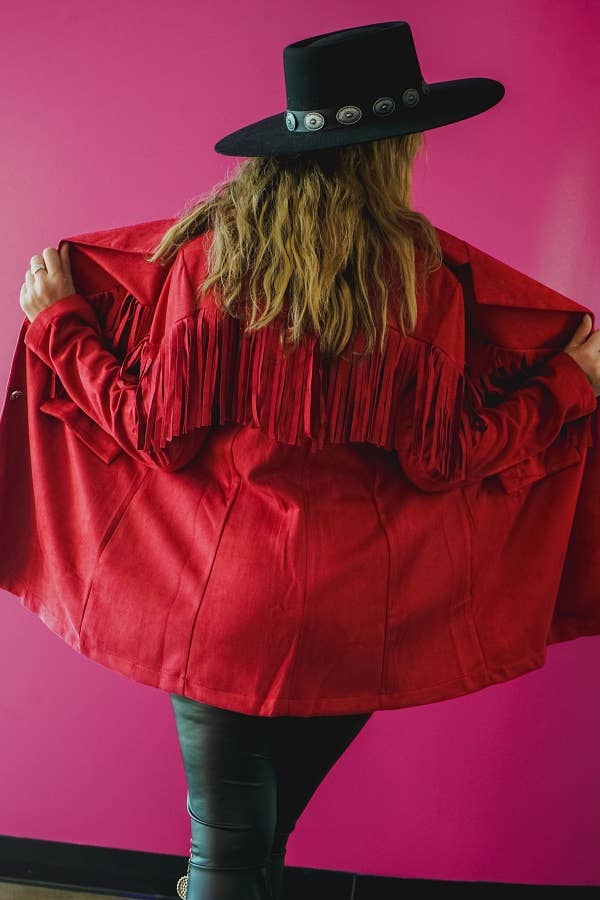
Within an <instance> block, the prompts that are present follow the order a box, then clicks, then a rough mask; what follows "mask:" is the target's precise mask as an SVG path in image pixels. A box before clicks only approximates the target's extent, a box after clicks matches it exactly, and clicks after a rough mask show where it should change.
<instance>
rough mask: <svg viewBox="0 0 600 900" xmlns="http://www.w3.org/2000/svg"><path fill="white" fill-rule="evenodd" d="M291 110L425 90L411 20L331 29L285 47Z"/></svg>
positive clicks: (284, 64) (287, 95)
mask: <svg viewBox="0 0 600 900" xmlns="http://www.w3.org/2000/svg"><path fill="white" fill-rule="evenodd" d="M283 68H284V75H285V87H286V98H287V107H288V109H318V108H323V107H328V106H336V105H341V104H344V103H356V102H361V101H363V102H365V101H367V102H368V101H369V100H372V99H373V97H379V96H386V95H389V94H393V93H396V94H397V93H398V92H400V93H402V91H404V90H405V89H406V88H420V86H421V82H422V78H423V76H422V73H421V67H420V65H419V60H418V57H417V51H416V49H415V44H414V41H413V37H412V32H411V29H410V25H409V24H408V22H403V21H398V22H376V23H374V24H372V25H361V26H357V27H356V28H344V29H342V30H340V31H331V32H325V33H324V34H321V35H315V36H313V37H310V38H305V39H304V40H301V41H296V42H295V43H292V44H288V45H287V46H286V47H284V49H283Z"/></svg>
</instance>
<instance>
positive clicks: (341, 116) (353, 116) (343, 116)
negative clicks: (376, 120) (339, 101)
mask: <svg viewBox="0 0 600 900" xmlns="http://www.w3.org/2000/svg"><path fill="white" fill-rule="evenodd" d="M335 117H336V119H337V120H338V122H341V123H342V125H354V123H355V122H358V120H359V119H361V118H362V111H361V109H360V108H359V107H358V106H341V107H340V108H339V109H338V111H337V112H336V114H335Z"/></svg>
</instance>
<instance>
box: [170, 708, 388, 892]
mask: <svg viewBox="0 0 600 900" xmlns="http://www.w3.org/2000/svg"><path fill="white" fill-rule="evenodd" d="M170 697H171V702H172V706H173V711H174V714H175V722H176V725H177V734H178V738H179V745H180V748H181V754H182V757H183V763H184V767H185V774H186V780H187V788H188V790H187V810H188V813H189V816H190V822H191V834H192V837H191V854H190V860H189V863H190V865H189V875H188V883H187V895H186V900H279V898H280V897H281V881H282V876H283V867H284V857H285V850H286V843H287V839H288V836H289V835H290V833H291V832H292V830H293V829H294V826H295V824H296V821H297V819H299V817H300V814H301V813H302V811H303V810H304V808H305V807H306V805H307V804H308V801H309V800H310V798H311V796H312V795H313V793H314V792H315V790H316V789H317V787H318V786H319V784H320V782H321V781H322V780H323V778H324V777H325V775H326V774H327V772H328V771H329V769H331V767H332V766H333V765H334V763H335V762H336V760H338V759H339V757H340V756H341V755H342V753H343V752H344V750H345V749H346V748H347V747H348V745H349V744H350V743H351V742H352V740H353V739H354V738H355V737H356V735H357V734H358V732H359V731H360V730H361V728H362V727H363V725H365V724H366V722H367V721H368V720H369V718H370V717H371V715H372V713H364V714H358V715H340V716H313V717H295V716H249V715H246V714H244V713H239V712H233V711H231V710H227V709H221V708H220V707H218V706H211V705H209V704H206V703H199V702H198V701H196V700H190V699H189V698H187V697H182V696H181V695H179V694H170ZM182 874H183V873H182Z"/></svg>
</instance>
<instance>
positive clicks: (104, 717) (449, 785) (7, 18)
mask: <svg viewBox="0 0 600 900" xmlns="http://www.w3.org/2000/svg"><path fill="white" fill-rule="evenodd" d="M402 17H406V18H407V19H408V21H409V22H410V23H411V26H412V29H413V35H414V38H415V42H416V45H417V49H418V51H419V55H420V59H421V64H422V68H423V74H424V77H425V78H426V79H427V80H429V81H438V80H443V79H447V78H448V79H450V78H457V77H467V76H476V75H488V76H490V77H494V78H498V79H499V80H500V81H502V82H503V83H504V84H505V86H506V96H505V98H504V100H503V101H502V102H501V103H500V104H499V105H498V106H497V107H495V108H494V109H492V110H490V111H488V112H486V113H484V114H482V115H481V116H478V117H475V118H472V119H470V120H467V121H465V122H460V123H456V124H454V125H452V126H450V127H446V128H441V129H437V130H433V131H430V132H428V135H427V137H428V147H429V156H428V161H427V162H425V161H424V160H423V159H421V160H420V162H419V163H418V167H417V173H416V176H417V177H416V181H415V203H416V205H417V207H418V208H419V209H421V210H422V211H424V212H425V213H426V214H427V215H429V217H430V218H431V219H432V220H433V221H434V223H435V224H437V225H438V226H440V227H442V228H445V229H447V230H449V231H451V232H453V233H455V234H458V235H460V236H462V237H464V238H466V239H467V240H469V241H471V242H472V243H474V244H476V245H477V246H480V247H481V248H483V249H485V250H487V251H488V252H491V253H493V254H494V255H496V256H498V257H499V258H501V259H503V260H505V261H506V262H509V263H510V264H512V265H514V266H516V267H517V268H520V269H521V270H523V271H525V272H527V273H528V274H530V275H532V276H533V277H535V278H537V279H538V280H540V281H543V282H544V283H546V284H549V285H550V286H552V287H554V288H556V289H557V290H559V291H562V292H564V293H566V294H568V295H570V296H572V297H574V298H575V299H577V300H579V301H580V302H582V303H584V304H586V305H588V306H592V307H593V308H594V309H595V310H596V312H598V311H599V307H598V305H597V295H598V286H599V285H600V263H599V260H600V256H599V254H598V239H599V238H600V233H599V228H598V221H599V217H598V209H599V208H600V207H599V199H600V198H599V187H600V167H599V166H598V161H599V159H600V154H599V150H600V147H599V143H600V142H599V139H598V138H599V135H598V126H597V124H596V121H595V120H594V118H593V113H592V108H593V100H594V94H597V92H598V85H599V79H598V76H599V75H600V64H599V57H598V54H597V44H598V39H599V37H600V7H598V4H597V3H595V2H593V0H589V2H583V0H575V2H571V3H568V4H567V3H565V2H558V0H529V2H528V3H527V4H523V3H521V2H520V0H505V2H503V3H502V4H498V3H497V2H490V0H461V2H457V3H452V4H440V3H437V2H433V0H420V2H419V3H406V4H403V5H401V7H400V6H399V5H398V4H396V3H391V2H376V3H375V4H373V3H372V2H370V0H369V2H366V0H363V2H354V3H351V4H348V3H345V4H344V3H341V2H331V0H319V2H318V3H315V2H313V0H307V2H305V3H304V4H302V5H299V4H288V8H287V9H286V8H285V5H284V7H283V8H282V5H281V2H279V0H263V2H261V3H254V4H251V5H250V6H248V5H247V4H241V3H240V4H237V3H233V2H231V0H230V2H225V3H221V4H217V5H216V6H214V5H211V6H210V7H209V6H208V5H206V4H202V3H196V2H189V0H187V2H185V0H184V2H180V3H178V4H175V5H173V4H160V3H146V4H144V5H142V6H141V5H140V4H139V3H137V2H132V0H119V2H115V0H105V2H103V3H102V4H92V3H87V4H83V5H82V4H81V3H79V2H74V0H67V2H61V3H60V4H58V5H54V6H50V7H48V5H47V4H43V3H35V2H33V0H21V2H19V3H18V4H11V5H10V6H9V7H7V9H6V10H5V11H3V13H2V19H3V21H2V23H1V24H2V37H3V40H2V54H1V55H0V60H1V62H0V67H1V69H2V85H3V90H2V93H1V95H0V121H1V122H2V123H3V140H2V142H1V143H0V173H1V174H0V203H1V207H2V213H3V215H2V226H1V227H2V245H3V247H4V259H5V263H4V266H3V268H2V272H1V274H0V279H1V284H2V290H3V294H4V296H5V298H6V302H5V309H4V314H3V322H2V326H3V327H2V333H1V334H2V337H1V340H2V352H1V355H0V366H1V369H2V372H1V377H2V379H3V381H2V383H3V384H5V385H6V381H7V378H8V368H9V364H10V359H11V357H12V353H13V350H14V346H15V343H16V339H17V334H18V331H19V328H20V325H21V322H22V320H23V313H22V311H21V309H20V306H19V289H20V285H21V282H22V280H23V278H24V273H25V270H26V268H27V267H28V265H29V259H30V256H31V255H32V254H33V253H38V252H41V250H42V249H43V248H44V247H45V246H47V245H50V246H56V244H57V242H58V240H59V238H60V237H62V236H68V235H72V234H76V233H78V232H83V231H91V230H95V229H100V228H108V227H111V226H113V225H119V224H124V223H127V222H139V221H142V220H144V219H151V218H160V217H164V216H170V215H177V214H178V213H179V212H180V211H181V209H182V207H183V204H184V202H185V201H186V200H187V199H188V198H191V197H195V196H199V195H200V194H201V193H202V192H204V191H205V190H207V189H208V188H209V187H210V186H211V185H212V184H213V183H215V182H216V181H217V180H220V179H222V178H224V177H225V176H226V174H227V170H228V168H229V167H230V166H233V164H234V163H235V160H232V159H231V158H227V157H224V156H220V155H218V154H217V153H215V152H214V151H213V149H212V148H213V144H214V143H215V141H216V140H217V139H218V138H220V137H221V136H222V135H224V134H225V133H227V132H229V131H232V130H234V129H235V128H237V127H240V126H241V125H243V124H246V123H247V122H250V121H252V120H253V119H256V118H259V117H262V116H265V115H269V114H271V113H273V112H277V111H278V110H283V109H284V107H285V91H284V83H283V74H282V63H281V56H282V47H283V45H284V44H286V43H289V42H291V41H295V40H299V39H300V38H303V37H307V36H308V35H310V34H316V33H319V32H324V31H330V30H334V29H336V28H345V27H350V26H354V25H362V24H366V23H368V22H372V21H386V20H392V19H398V18H402ZM115 26H118V27H115ZM244 89H247V90H246V91H245V92H244ZM9 222H10V225H9V224H8V223H9ZM6 551H7V548H3V552H6ZM2 599H3V601H4V602H3V603H2V604H1V605H0V642H1V644H0V666H1V667H2V674H3V678H2V684H3V685H4V687H3V688H2V690H1V691H0V717H1V721H2V725H3V732H4V735H5V739H4V740H3V742H2V747H1V749H0V797H2V803H1V805H0V834H6V835H15V836H22V837H31V838H41V839H48V840H57V841H72V842H76V843H82V844H96V845H101V846H110V847H118V848H127V849H133V850H145V851H157V852H164V853H180V854H182V855H187V852H188V847H189V820H188V818H187V812H186V809H185V779H184V772H183V766H182V763H181V759H180V756H179V748H178V745H177V739H176V733H175V726H174V721H173V719H172V712H171V707H170V702H169V699H168V696H167V695H166V694H164V693H162V692H160V691H158V690H155V689H152V688H148V687H146V686H144V685H140V684H137V683H135V682H133V681H129V680H128V679H125V678H124V677H123V676H121V675H118V674H116V673H114V672H112V671H110V670H108V669H105V668H103V667H101V666H99V665H98V664H96V663H93V662H91V661H89V660H86V659H83V658H81V657H79V656H78V655H77V654H76V653H75V652H74V651H73V650H71V649H70V648H69V647H68V646H67V645H66V644H63V642H62V641H61V640H60V639H59V638H57V637H56V636H55V635H53V634H52V633H51V632H50V631H49V630H48V629H47V628H46V627H45V625H43V624H42V623H41V622H40V621H39V620H38V619H37V618H35V617H34V616H33V615H32V614H29V613H28V612H27V611H25V610H24V609H22V608H21V607H20V605H19V602H18V600H17V599H16V598H15V597H14V596H12V595H9V594H6V593H5V594H4V595H3V598H2ZM599 648H600V643H599V642H598V638H580V639H579V640H577V641H573V642H571V643H569V644H563V645H554V646H553V647H551V648H550V650H549V654H548V662H547V665H546V667H545V668H544V669H542V670H539V671H537V672H534V673H530V674H529V675H527V676H524V677H522V678H520V679H516V680H515V681H513V682H510V683H507V684H505V685H496V686H494V687H492V688H488V689H487V690H485V691H481V692H478V693H475V694H471V695H469V696H467V697H462V698H458V699H456V700H451V701H448V702H445V703H438V704H431V705H428V706H424V707H420V708H414V709H406V710H397V711H390V712H385V713H381V712H380V713H378V714H377V715H375V716H374V717H373V718H372V720H371V721H370V723H369V724H368V726H367V727H366V728H365V729H364V731H363V732H362V733H361V734H360V735H359V736H358V738H357V739H356V742H355V743H354V744H353V745H352V747H351V748H350V750H349V751H348V753H347V755H345V756H344V757H343V759H342V760H340V762H339V764H338V765H337V766H336V767H335V768H334V770H333V771H332V772H331V773H330V774H329V776H328V777H327V779H326V780H325V782H324V783H323V784H322V785H321V787H320V788H319V790H318V792H317V793H316V794H315V796H314V797H313V799H312V800H311V803H310V805H309V807H308V808H307V810H306V812H305V814H304V816H303V817H302V819H301V821H300V822H299V824H298V826H297V828H296V832H295V834H294V836H293V838H292V839H291V841H290V845H289V853H288V859H287V861H288V863H289V864H290V865H299V866H317V867H326V868H331V869H344V870H352V871H359V872H365V873H374V874H382V875H383V874H385V875H398V876H402V877H407V878H419V877H423V878H431V879H467V880H489V881H511V882H513V881H518V882H530V883H533V882H535V883H557V884H599V883H600V857H599V856H598V852H597V851H598V846H597V837H598V834H599V833H600V813H599V810H600V777H599V776H598V767H597V759H598V755H599V752H600V729H599V726H598V714H597V712H594V710H596V711H597V709H598V696H597V695H598V684H599V683H600V660H599V653H598V650H599ZM33 798H35V803H36V805H35V806H33Z"/></svg>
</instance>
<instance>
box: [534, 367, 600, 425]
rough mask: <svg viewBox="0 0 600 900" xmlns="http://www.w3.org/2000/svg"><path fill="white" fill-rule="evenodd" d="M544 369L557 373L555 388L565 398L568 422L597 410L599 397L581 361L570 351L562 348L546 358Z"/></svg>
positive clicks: (566, 419)
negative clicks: (566, 351)
mask: <svg viewBox="0 0 600 900" xmlns="http://www.w3.org/2000/svg"><path fill="white" fill-rule="evenodd" d="M544 369H545V370H546V371H548V370H549V371H551V372H552V373H553V374H555V375H556V378H555V379H554V385H555V390H556V393H557V394H558V395H559V396H560V397H561V398H562V399H563V402H564V407H565V409H566V411H567V412H566V415H565V421H566V422H570V421H572V420H573V419H579V418H580V417H581V416H586V415H588V414H589V413H593V412H595V411H596V409H597V400H598V398H597V397H596V395H595V393H594V389H593V387H592V385H591V383H590V381H589V379H588V377H587V375H586V374H585V372H584V371H583V369H582V368H581V366H580V365H579V363H578V362H576V361H575V360H574V359H573V357H572V356H571V355H570V354H569V353H565V351H564V350H561V351H560V352H559V353H557V354H555V355H554V356H552V357H551V358H550V359H548V360H546V363H545V365H544Z"/></svg>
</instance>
